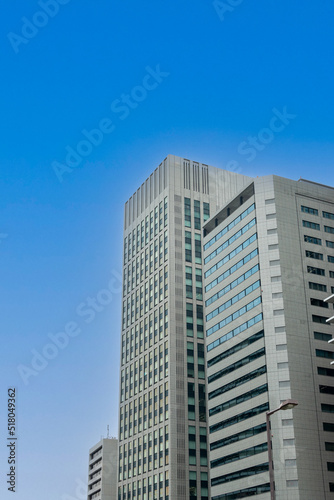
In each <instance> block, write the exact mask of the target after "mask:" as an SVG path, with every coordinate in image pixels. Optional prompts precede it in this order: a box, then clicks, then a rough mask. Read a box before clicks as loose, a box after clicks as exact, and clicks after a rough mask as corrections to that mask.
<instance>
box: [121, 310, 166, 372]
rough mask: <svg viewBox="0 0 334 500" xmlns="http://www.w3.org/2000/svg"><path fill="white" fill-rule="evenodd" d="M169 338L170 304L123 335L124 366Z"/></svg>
mask: <svg viewBox="0 0 334 500" xmlns="http://www.w3.org/2000/svg"><path fill="white" fill-rule="evenodd" d="M167 336H168V303H167V302H165V304H164V305H163V306H160V307H159V308H156V309H155V310H154V312H153V313H152V314H150V315H148V316H147V317H146V318H145V319H144V320H143V321H140V322H138V323H137V324H136V325H135V326H133V327H131V328H129V329H128V330H127V331H126V332H125V333H123V335H122V366H123V365H124V364H125V363H127V362H128V361H130V360H132V359H133V358H135V357H137V356H138V355H139V354H142V353H143V352H144V351H146V350H147V349H148V348H149V347H152V346H153V345H154V344H157V343H158V342H159V341H160V340H162V339H163V338H164V337H167Z"/></svg>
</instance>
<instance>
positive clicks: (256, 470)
mask: <svg viewBox="0 0 334 500" xmlns="http://www.w3.org/2000/svg"><path fill="white" fill-rule="evenodd" d="M266 471H269V463H268V462H266V463H264V464H260V465H254V466H253V467H248V468H247V469H242V470H238V471H236V472H231V473H230V474H225V475H224V476H219V477H216V478H214V479H212V480H211V486H218V485H219V484H225V483H229V482H231V481H236V480H237V479H244V478H246V477H249V476H254V475H256V474H262V472H266ZM239 498H241V497H239Z"/></svg>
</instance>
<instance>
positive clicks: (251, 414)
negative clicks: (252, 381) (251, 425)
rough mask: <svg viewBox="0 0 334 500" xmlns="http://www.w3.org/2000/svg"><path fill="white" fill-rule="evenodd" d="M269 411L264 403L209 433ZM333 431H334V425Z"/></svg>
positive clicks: (219, 423)
mask: <svg viewBox="0 0 334 500" xmlns="http://www.w3.org/2000/svg"><path fill="white" fill-rule="evenodd" d="M333 371H334V370H333ZM268 410H269V403H263V404H262V405H259V406H256V407H255V408H252V409H251V410H247V411H244V412H242V413H239V414H238V415H234V416H233V417H231V418H228V419H227V420H222V421H221V422H218V423H217V424H214V425H210V427H209V432H210V434H212V433H213V432H217V431H220V430H221V429H225V428H226V427H230V426H231V425H234V424H238V423H239V422H243V421H244V420H248V419H249V418H252V417H255V416H256V415H259V414H260V413H264V412H266V411H268ZM333 430H334V424H333Z"/></svg>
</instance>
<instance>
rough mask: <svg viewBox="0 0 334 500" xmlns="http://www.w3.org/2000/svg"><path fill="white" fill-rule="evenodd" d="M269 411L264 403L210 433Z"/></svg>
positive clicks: (234, 416) (220, 423)
mask: <svg viewBox="0 0 334 500" xmlns="http://www.w3.org/2000/svg"><path fill="white" fill-rule="evenodd" d="M268 410H269V404H268V403H263V404H262V405H259V406H256V407H255V408H252V409H251V410H247V411H244V412H242V413H239V414H238V415H233V417H231V418H228V419H227V420H223V421H221V422H218V423H217V424H214V425H211V426H210V427H209V432H210V434H212V433H214V432H217V431H220V430H221V429H225V428H226V427H230V426H231V425H234V424H237V423H239V422H243V421H244V420H247V419H249V418H252V417H254V416H255V415H259V414H261V413H264V412H266V411H268ZM332 425H333V431H334V424H332Z"/></svg>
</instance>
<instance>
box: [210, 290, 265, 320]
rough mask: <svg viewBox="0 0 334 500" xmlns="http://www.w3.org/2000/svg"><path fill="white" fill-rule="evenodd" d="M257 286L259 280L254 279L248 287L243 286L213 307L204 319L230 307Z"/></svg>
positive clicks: (211, 317)
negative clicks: (242, 288) (230, 296)
mask: <svg viewBox="0 0 334 500" xmlns="http://www.w3.org/2000/svg"><path fill="white" fill-rule="evenodd" d="M259 286H260V280H258V281H256V282H255V283H253V284H252V285H250V286H249V287H247V288H245V289H244V290H242V291H241V292H239V293H238V294H237V295H234V297H232V298H231V299H229V300H227V301H226V302H224V304H222V305H220V306H219V307H217V308H216V309H214V310H213V311H212V312H210V313H209V314H207V316H206V321H210V320H211V319H213V318H214V317H215V316H217V315H218V314H220V313H222V312H223V311H225V310H226V309H228V308H229V307H231V306H232V305H233V304H235V303H236V302H239V300H241V299H243V298H244V297H246V296H247V295H249V294H250V293H251V292H253V291H254V290H256V289H257V288H259Z"/></svg>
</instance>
